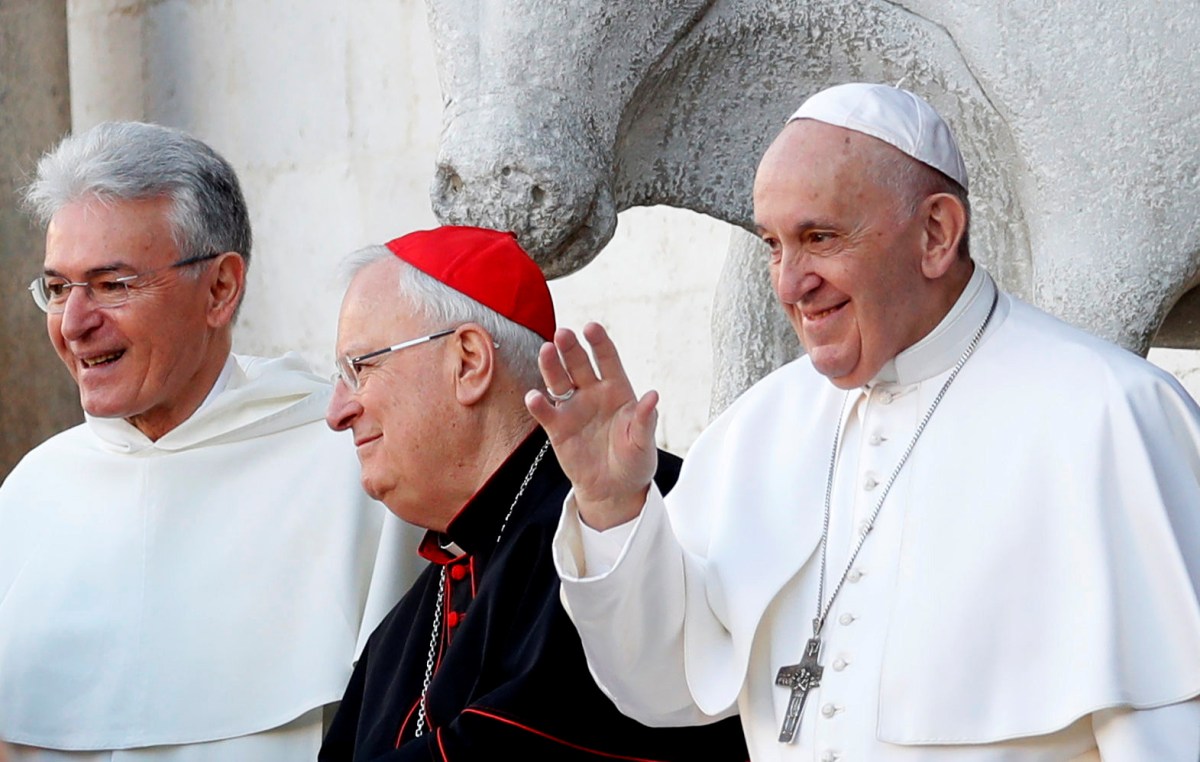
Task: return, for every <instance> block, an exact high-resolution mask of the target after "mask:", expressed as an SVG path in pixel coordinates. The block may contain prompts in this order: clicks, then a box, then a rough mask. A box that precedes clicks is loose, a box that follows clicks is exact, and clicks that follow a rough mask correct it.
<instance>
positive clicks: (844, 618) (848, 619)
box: [838, 614, 854, 624]
mask: <svg viewBox="0 0 1200 762" xmlns="http://www.w3.org/2000/svg"><path fill="white" fill-rule="evenodd" d="M853 621H854V615H853V614H842V615H841V616H840V617H838V624H851V623H852V622H853Z"/></svg>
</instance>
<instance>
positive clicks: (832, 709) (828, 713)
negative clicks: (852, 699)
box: [821, 704, 838, 718]
mask: <svg viewBox="0 0 1200 762" xmlns="http://www.w3.org/2000/svg"><path fill="white" fill-rule="evenodd" d="M837 713H838V708H837V707H836V706H834V705H833V704H826V705H825V706H823V707H821V714H822V716H824V717H826V718H829V717H832V716H834V715H835V714H837Z"/></svg>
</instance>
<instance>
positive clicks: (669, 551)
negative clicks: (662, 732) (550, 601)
mask: <svg viewBox="0 0 1200 762" xmlns="http://www.w3.org/2000/svg"><path fill="white" fill-rule="evenodd" d="M584 528H585V527H584V525H583V523H582V522H581V521H580V520H579V517H578V513H577V512H576V511H575V506H574V501H573V500H572V499H571V498H570V497H568V499H567V501H566V503H565V504H564V507H563V516H562V519H561V520H560V522H559V525H558V531H557V533H556V534H555V537H554V543H553V552H554V563H555V566H556V567H557V569H558V573H559V577H560V578H561V579H562V592H561V596H562V602H563V607H564V608H566V610H567V613H568V614H569V615H570V617H571V620H572V621H573V622H574V623H575V628H576V629H577V630H578V631H579V636H580V640H581V641H582V642H583V650H584V653H585V654H586V655H587V660H588V667H589V669H590V670H591V672H592V676H593V677H594V678H595V680H596V684H597V685H599V686H600V688H601V689H602V690H603V691H604V692H605V693H606V694H607V695H608V696H609V698H611V699H612V700H613V703H614V704H616V706H617V708H618V709H620V710H621V712H622V713H624V714H626V715H628V716H630V717H633V718H634V719H636V720H638V721H639V722H642V723H644V724H646V725H652V726H676V725H697V724H703V723H708V722H713V721H715V720H717V719H719V717H715V716H710V715H707V714H705V713H704V712H702V711H701V710H700V709H699V708H698V707H697V706H696V703H695V701H694V699H693V698H692V694H691V691H690V690H689V689H688V685H687V678H686V675H685V672H684V653H683V621H684V609H685V608H686V597H687V596H686V587H685V584H684V574H685V572H684V565H685V560H684V554H683V550H682V549H681V548H680V546H679V543H678V542H677V541H676V539H675V536H674V535H673V534H672V531H671V524H670V521H668V519H667V514H666V508H665V506H664V505H663V500H662V495H661V493H659V491H658V487H657V486H655V485H652V486H651V488H650V492H649V494H648V495H647V497H646V504H645V506H644V507H643V509H642V512H641V514H640V515H639V516H638V518H636V519H634V520H633V521H632V522H629V523H628V524H625V525H622V526H620V527H615V528H613V529H612V530H609V531H607V532H593V534H594V535H596V536H595V537H593V538H591V540H586V541H585V539H584V531H583V530H584ZM622 537H623V541H621V540H620V539H619V538H622ZM589 544H594V545H597V546H598V548H597V556H598V557H597V558H593V557H592V555H591V554H590V551H589V549H588V547H585V545H589ZM614 547H615V548H616V552H615V554H614V553H613V552H612V551H613V549H614ZM600 569H603V571H599V570H600ZM733 711H735V708H731V710H730V711H729V712H727V713H724V714H722V715H721V716H727V715H728V714H732V713H733Z"/></svg>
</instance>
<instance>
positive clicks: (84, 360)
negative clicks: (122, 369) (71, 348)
mask: <svg viewBox="0 0 1200 762" xmlns="http://www.w3.org/2000/svg"><path fill="white" fill-rule="evenodd" d="M124 354H125V350H124V349H121V350H118V351H116V352H109V353H108V354H106V355H96V356H95V357H81V358H79V362H80V363H81V364H82V365H83V367H85V368H96V367H99V366H101V365H109V364H111V363H114V362H116V361H117V360H120V359H121V357H122V356H123V355H124Z"/></svg>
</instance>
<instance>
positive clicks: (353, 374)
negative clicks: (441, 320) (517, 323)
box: [329, 328, 458, 392]
mask: <svg viewBox="0 0 1200 762" xmlns="http://www.w3.org/2000/svg"><path fill="white" fill-rule="evenodd" d="M457 330H458V329H457V328H446V329H444V330H441V331H437V332H435V333H431V334H429V335H428V336H422V337H420V338H417V339H409V340H408V341H402V342H400V343H399V344H393V345H392V346H390V347H384V348H383V349H376V350H374V351H372V352H367V353H366V354H362V355H357V356H355V357H351V356H350V355H342V356H341V357H339V358H337V360H336V361H335V364H336V366H337V370H335V371H334V372H333V375H332V376H330V377H329V380H330V381H332V382H333V383H335V384H336V383H337V382H338V381H341V382H342V383H344V384H345V385H346V388H347V389H349V390H350V391H352V392H357V391H358V373H359V371H360V370H362V367H363V363H365V362H366V361H367V360H371V359H374V358H376V357H380V356H382V355H386V354H388V353H390V352H397V351H399V350H401V349H408V348H409V347H415V346H417V345H418V344H424V343H425V342H427V341H433V340H434V339H440V338H442V337H443V336H449V335H450V334H452V333H454V332H455V331H457Z"/></svg>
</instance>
